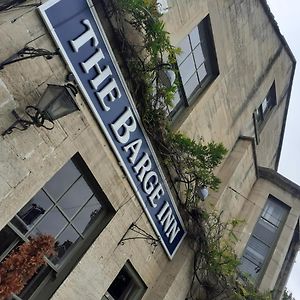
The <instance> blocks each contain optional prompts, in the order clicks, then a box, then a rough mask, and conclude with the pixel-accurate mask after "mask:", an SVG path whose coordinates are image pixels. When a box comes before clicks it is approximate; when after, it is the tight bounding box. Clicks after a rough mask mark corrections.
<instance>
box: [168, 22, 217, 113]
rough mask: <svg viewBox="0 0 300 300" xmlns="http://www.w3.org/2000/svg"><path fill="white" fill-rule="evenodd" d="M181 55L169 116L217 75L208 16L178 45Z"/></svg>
mask: <svg viewBox="0 0 300 300" xmlns="http://www.w3.org/2000/svg"><path fill="white" fill-rule="evenodd" d="M178 47H179V48H180V49H181V53H180V54H179V55H177V57H176V60H177V66H178V71H179V85H178V94H179V95H180V101H178V99H177V98H176V99H175V101H173V106H172V108H170V109H169V110H170V114H171V116H172V115H174V114H175V113H176V112H177V111H178V110H179V108H180V107H182V106H187V105H188V104H189V102H190V100H191V99H192V96H193V95H195V94H196V93H198V92H199V91H201V90H203V88H204V87H205V86H207V85H208V84H209V83H210V82H211V81H212V80H213V79H214V78H215V77H216V76H217V75H218V74H219V71H218V66H217V59H216V53H215V47H214V42H213V37H212V30H211V25H210V20H209V16H207V17H205V18H204V19H203V20H202V21H201V23H200V24H199V25H197V26H196V27H194V28H193V29H192V31H191V32H190V33H189V34H188V35H187V36H186V37H185V38H184V39H183V40H182V41H181V42H180V43H179V45H178Z"/></svg>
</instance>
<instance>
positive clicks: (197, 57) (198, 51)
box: [194, 45, 205, 69]
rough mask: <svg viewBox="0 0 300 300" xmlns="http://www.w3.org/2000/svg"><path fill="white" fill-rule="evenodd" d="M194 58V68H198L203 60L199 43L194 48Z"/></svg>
mask: <svg viewBox="0 0 300 300" xmlns="http://www.w3.org/2000/svg"><path fill="white" fill-rule="evenodd" d="M194 59H195V64H196V68H197V69H198V68H199V67H200V66H201V65H202V64H203V63H204V61H205V59H204V55H203V51H202V48H201V45H199V46H197V48H195V50H194Z"/></svg>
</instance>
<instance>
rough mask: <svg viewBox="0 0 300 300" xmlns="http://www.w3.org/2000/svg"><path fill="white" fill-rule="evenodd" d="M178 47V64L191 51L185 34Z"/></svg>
mask: <svg viewBox="0 0 300 300" xmlns="http://www.w3.org/2000/svg"><path fill="white" fill-rule="evenodd" d="M178 47H179V48H180V49H181V53H180V54H179V55H177V63H178V64H179V65H180V64H181V63H182V62H183V61H184V60H185V58H186V57H187V56H188V55H189V54H190V53H191V51H192V49H191V44H190V40H189V37H188V36H186V37H185V38H184V39H183V40H182V41H181V42H180V44H179V45H178Z"/></svg>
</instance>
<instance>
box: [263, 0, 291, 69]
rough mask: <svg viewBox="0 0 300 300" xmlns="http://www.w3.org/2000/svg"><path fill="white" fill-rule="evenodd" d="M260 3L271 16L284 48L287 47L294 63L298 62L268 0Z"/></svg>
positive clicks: (270, 18)
mask: <svg viewBox="0 0 300 300" xmlns="http://www.w3.org/2000/svg"><path fill="white" fill-rule="evenodd" d="M260 3H261V5H262V7H263V9H264V11H265V13H266V15H267V16H268V17H269V20H270V22H271V24H272V26H273V28H274V30H275V32H276V33H277V35H278V37H279V39H280V41H281V42H282V44H283V46H284V48H285V49H286V51H287V52H288V55H289V56H290V58H291V60H292V61H293V63H294V64H296V58H295V56H294V54H293V52H292V50H291V48H290V47H289V45H288V43H287V41H286V39H285V37H284V36H283V35H282V34H281V32H280V29H279V26H278V23H277V22H276V20H275V17H274V15H273V13H272V11H271V9H270V6H269V4H268V3H267V0H260Z"/></svg>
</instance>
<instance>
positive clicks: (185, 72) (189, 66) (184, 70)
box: [179, 54, 195, 85]
mask: <svg viewBox="0 0 300 300" xmlns="http://www.w3.org/2000/svg"><path fill="white" fill-rule="evenodd" d="M179 71H180V76H181V80H182V84H183V85H185V83H186V82H187V81H188V80H189V79H190V78H191V76H192V75H193V73H194V72H195V68H194V59H193V56H192V54H190V55H189V56H188V57H187V58H186V60H185V61H184V62H183V63H182V64H181V65H180V66H179Z"/></svg>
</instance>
